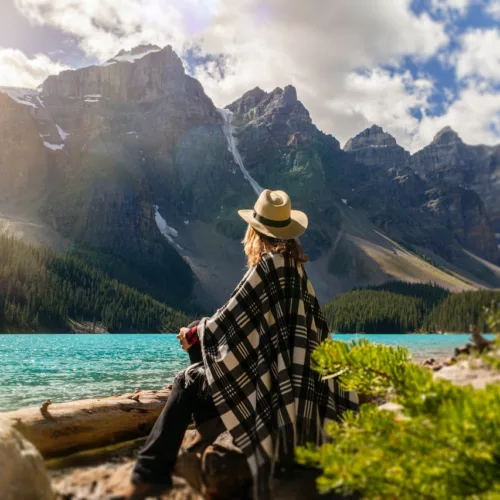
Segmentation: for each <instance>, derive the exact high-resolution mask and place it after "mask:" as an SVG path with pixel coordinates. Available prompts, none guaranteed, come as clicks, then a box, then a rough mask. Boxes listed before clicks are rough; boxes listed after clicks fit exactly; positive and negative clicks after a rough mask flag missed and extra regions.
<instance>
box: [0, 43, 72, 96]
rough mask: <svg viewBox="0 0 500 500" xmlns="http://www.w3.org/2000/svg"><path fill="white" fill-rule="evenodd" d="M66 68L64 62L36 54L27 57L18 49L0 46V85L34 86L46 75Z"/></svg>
mask: <svg viewBox="0 0 500 500" xmlns="http://www.w3.org/2000/svg"><path fill="white" fill-rule="evenodd" d="M65 69H68V67H67V66H65V65H64V64H60V63H58V62H55V61H52V59H49V58H48V57H47V56H46V55H43V54H38V55H36V56H34V57H33V58H31V59H30V58H28V57H26V55H25V54H24V53H23V52H21V51H20V50H16V49H2V48H0V85H1V86H7V87H28V88H35V87H37V86H38V85H40V84H41V83H42V82H43V81H44V80H45V78H47V76H49V75H50V74H54V73H59V72H60V71H63V70H65Z"/></svg>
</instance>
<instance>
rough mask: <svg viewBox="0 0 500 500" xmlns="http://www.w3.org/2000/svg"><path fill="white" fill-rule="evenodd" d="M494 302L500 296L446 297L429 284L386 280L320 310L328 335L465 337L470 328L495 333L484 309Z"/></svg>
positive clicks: (489, 292) (445, 292) (479, 293)
mask: <svg viewBox="0 0 500 500" xmlns="http://www.w3.org/2000/svg"><path fill="white" fill-rule="evenodd" d="M494 302H497V303H500V291H492V290H475V291H468V292H461V293H450V292H449V291H448V290H445V289H444V288H442V287H440V286H438V285H433V284H424V283H405V282H401V281H389V282H387V283H384V284H383V285H378V286H370V287H366V288H360V289H355V290H352V291H350V292H346V293H343V294H340V295H338V296H337V297H335V298H334V299H333V300H331V301H330V302H328V303H327V304H326V305H325V306H324V308H323V310H324V313H325V317H326V319H327V322H328V326H329V327H330V330H331V331H333V332H339V333H359V332H363V333H404V332H417V331H424V332H436V331H447V332H468V331H469V328H470V325H471V324H476V325H478V327H479V329H480V330H484V331H486V332H489V331H495V328H494V327H492V326H491V325H490V324H489V323H488V322H487V311H486V308H487V307H488V306H490V305H491V304H492V303H494ZM497 314H498V313H497ZM497 321H499V320H497ZM496 328H497V329H498V328H499V327H498V326H497V327H496Z"/></svg>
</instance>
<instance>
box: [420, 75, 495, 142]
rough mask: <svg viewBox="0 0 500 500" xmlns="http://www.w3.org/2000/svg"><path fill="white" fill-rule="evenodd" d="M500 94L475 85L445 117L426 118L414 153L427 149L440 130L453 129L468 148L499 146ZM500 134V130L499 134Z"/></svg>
mask: <svg viewBox="0 0 500 500" xmlns="http://www.w3.org/2000/svg"><path fill="white" fill-rule="evenodd" d="M499 117H500V93H498V92H495V91H494V90H486V91H483V90H481V89H480V88H478V87H476V86H474V85H471V86H469V87H467V88H465V89H464V90H462V92H461V93H460V95H459V97H458V99H457V100H456V101H454V102H453V103H452V104H451V105H450V106H449V107H448V109H447V110H446V113H445V114H444V115H442V116H426V117H424V119H423V120H422V122H421V123H420V125H419V127H418V133H417V134H416V136H415V137H414V140H413V142H412V145H411V149H412V150H413V151H415V150H417V149H420V148H422V147H424V146H425V145H427V144H428V143H429V142H430V141H431V140H432V138H433V137H434V136H435V135H436V133H437V132H439V130H441V129H442V128H443V127H445V126H447V125H449V126H450V127H451V128H452V129H454V130H455V131H456V132H457V133H458V134H459V135H460V137H461V138H462V139H463V140H464V142H466V143H468V144H490V145H494V144H498V142H499V138H498V135H497V133H495V132H494V130H495V129H496V130H498V128H497V127H498V125H500V123H499ZM499 131H500V130H499Z"/></svg>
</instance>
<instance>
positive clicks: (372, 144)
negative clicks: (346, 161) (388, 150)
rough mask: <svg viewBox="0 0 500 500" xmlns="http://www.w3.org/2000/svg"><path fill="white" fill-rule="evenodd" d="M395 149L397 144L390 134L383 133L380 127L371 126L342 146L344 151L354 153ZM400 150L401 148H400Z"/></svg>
mask: <svg viewBox="0 0 500 500" xmlns="http://www.w3.org/2000/svg"><path fill="white" fill-rule="evenodd" d="M380 147H384V148H385V147H397V148H400V146H398V143H397V142H396V139H394V137H393V136H392V135H391V134H388V133H387V132H384V130H383V129H382V127H379V126H378V125H372V126H371V127H369V128H367V129H365V130H363V132H360V133H359V134H358V135H356V136H355V137H353V138H351V139H349V140H348V141H347V143H346V145H345V146H344V151H348V152H351V151H356V150H359V149H365V148H380ZM401 149H402V148H401Z"/></svg>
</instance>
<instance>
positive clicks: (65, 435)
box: [0, 338, 500, 500]
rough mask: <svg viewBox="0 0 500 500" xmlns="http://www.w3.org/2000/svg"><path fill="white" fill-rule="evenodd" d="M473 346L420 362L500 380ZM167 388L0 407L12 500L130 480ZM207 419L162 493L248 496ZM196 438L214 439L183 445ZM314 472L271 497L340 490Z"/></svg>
mask: <svg viewBox="0 0 500 500" xmlns="http://www.w3.org/2000/svg"><path fill="white" fill-rule="evenodd" d="M482 341H484V342H485V343H484V344H483V346H484V348H490V347H489V346H491V345H492V344H491V343H489V342H488V341H486V340H485V339H482V340H481V338H478V339H475V340H474V339H473V343H474V348H476V349H477V348H478V345H479V349H481V347H480V344H481V342H482ZM478 342H479V344H478ZM472 347H473V344H467V345H466V346H464V347H463V348H459V349H456V351H455V355H454V356H453V357H450V358H447V359H434V358H430V359H428V360H425V361H423V362H421V363H420V364H422V365H423V366H427V367H429V369H431V370H433V371H434V373H435V375H434V376H435V377H436V378H441V379H447V380H449V381H451V382H452V383H454V384H457V385H466V384H471V385H472V386H473V387H474V388H476V389H480V388H484V387H485V386H486V385H488V384H496V383H500V371H495V370H492V369H491V368H489V367H488V365H487V363H486V362H485V361H484V360H483V359H482V358H480V357H476V356H467V355H468V354H470V353H471V350H472ZM498 354H499V355H500V352H499V353H498ZM170 389H171V386H166V387H165V388H164V389H161V390H158V391H141V390H139V389H136V390H135V391H134V392H131V393H127V394H124V395H122V396H116V397H110V398H100V399H93V400H92V399H90V400H82V401H73V402H69V403H62V404H54V405H53V404H51V402H50V401H46V402H45V403H43V404H42V405H41V407H40V408H29V409H23V410H18V411H14V412H7V413H4V414H0V434H1V435H2V438H3V439H1V440H0V462H2V463H4V462H5V463H7V464H8V465H7V468H6V469H5V468H4V469H3V470H2V471H1V473H0V488H2V491H7V492H8V493H9V492H10V496H9V494H8V495H7V498H8V499H9V500H18V499H19V500H21V499H22V500H30V499H33V500H101V499H102V500H104V499H106V498H109V497H110V496H112V495H116V494H117V493H118V492H119V491H120V489H121V488H123V487H124V486H125V485H126V484H127V482H128V480H129V477H130V472H131V470H132V467H133V464H134V460H135V457H136V454H137V452H138V450H139V449H140V447H141V446H142V444H143V443H144V441H145V437H146V436H147V434H148V433H149V431H150V429H151V427H152V426H153V424H154V422H155V420H156V418H157V417H158V415H159V414H160V412H161V410H162V408H163V406H164V404H165V402H166V400H167V398H168V395H169V392H170ZM390 406H391V403H385V405H384V407H385V409H391V408H390ZM211 425H212V424H210V423H209V424H208V425H207V426H206V427H205V428H203V429H198V430H195V429H194V428H190V429H189V430H188V432H187V433H186V437H185V440H184V445H183V450H182V451H181V454H180V456H179V460H178V464H177V468H176V478H175V488H174V489H173V490H172V491H171V492H169V493H168V494H166V495H164V496H163V497H161V498H162V499H164V500H181V499H185V500H201V499H202V498H210V499H212V500H216V499H220V500H222V499H229V498H231V499H242V500H243V499H245V498H249V497H248V494H249V493H248V492H249V483H250V476H249V471H248V469H247V466H246V461H245V459H244V457H243V455H242V454H241V452H240V451H239V450H238V449H237V448H235V447H234V446H233V444H232V442H231V439H230V437H229V436H228V434H227V433H223V434H220V428H215V427H213V426H211ZM219 434H220V435H219ZM217 436H218V437H217ZM200 439H203V440H206V441H207V442H208V443H212V444H210V445H208V444H206V445H202V446H199V445H197V447H195V450H194V451H187V450H188V447H189V446H190V445H192V444H193V443H195V442H198V441H199V440H200ZM316 476H317V472H316V471H315V470H308V469H303V468H294V469H293V471H290V470H281V471H279V474H278V475H277V477H276V479H275V481H274V485H275V497H274V498H275V499H276V500H285V499H286V500H294V499H297V500H298V499H302V498H306V497H307V498H310V499H311V500H313V499H316V498H318V499H319V498H322V499H326V500H327V499H334V498H341V497H339V496H337V495H327V496H321V497H320V496H319V494H317V493H316V488H315V478H316ZM26 478H30V480H29V481H26ZM13 485H14V486H13Z"/></svg>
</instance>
